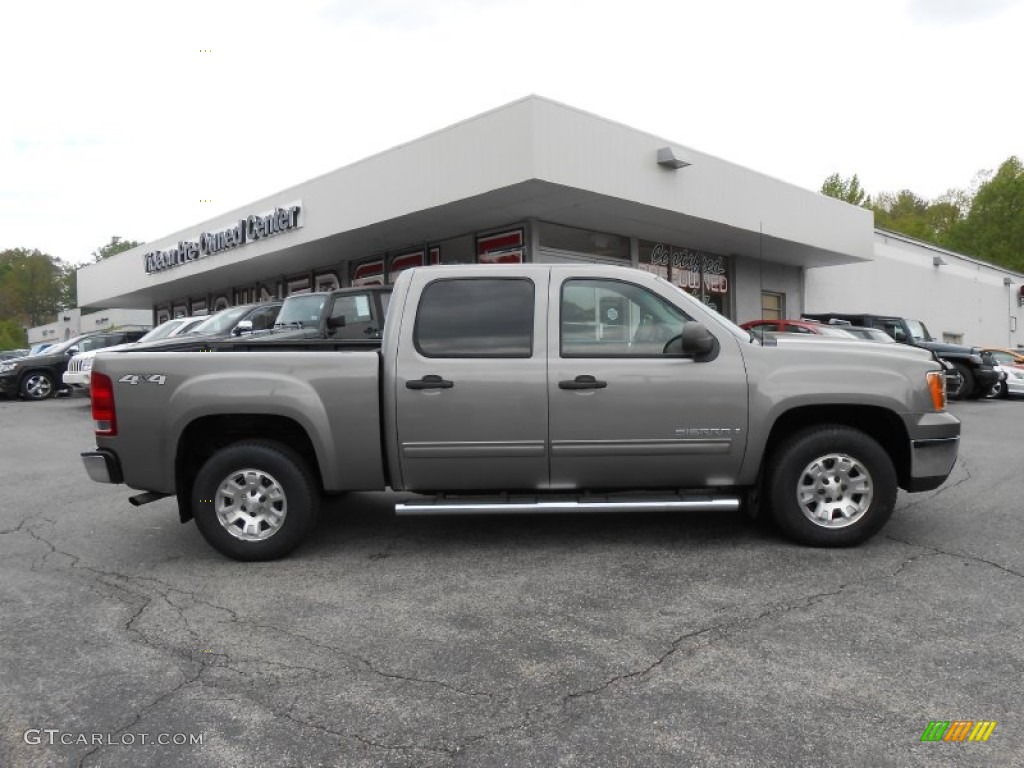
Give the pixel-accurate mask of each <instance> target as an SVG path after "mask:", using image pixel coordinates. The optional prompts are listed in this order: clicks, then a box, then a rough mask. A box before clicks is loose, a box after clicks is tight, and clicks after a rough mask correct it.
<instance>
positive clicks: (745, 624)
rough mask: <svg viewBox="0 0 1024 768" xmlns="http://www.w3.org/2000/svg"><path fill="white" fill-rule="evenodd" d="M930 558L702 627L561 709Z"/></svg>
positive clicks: (569, 698)
mask: <svg viewBox="0 0 1024 768" xmlns="http://www.w3.org/2000/svg"><path fill="white" fill-rule="evenodd" d="M931 556H933V555H932V554H929V553H922V554H918V555H914V556H912V557H909V558H907V559H905V560H904V561H903V562H901V563H900V565H899V566H898V567H897V568H896V570H894V571H893V572H892V573H889V574H887V575H885V576H876V577H872V578H868V579H861V580H858V581H851V582H848V583H846V584H840V585H839V586H838V588H836V589H832V590H827V591H824V592H817V593H815V594H813V595H807V596H805V597H802V598H800V599H799V600H796V601H794V602H791V603H783V604H779V605H775V606H772V607H769V608H768V609H766V610H763V611H761V612H760V613H758V614H757V615H755V616H740V617H737V618H733V619H729V620H727V621H721V622H718V623H717V624H712V625H710V626H707V627H702V628H701V629H695V630H693V631H692V632H687V633H686V634H684V635H680V636H679V637H677V638H676V639H675V640H673V641H672V642H671V644H670V645H669V648H668V650H666V651H665V652H664V653H663V654H662V655H661V656H660V657H658V658H657V659H656V660H655V661H653V662H651V663H650V664H647V665H646V666H644V667H642V668H640V669H635V670H633V671H631V672H627V673H624V674H621V675H616V676H615V677H612V678H610V679H608V680H606V681H605V682H603V683H601V684H600V685H597V686H595V687H593V688H587V689H584V690H581V691H574V692H572V693H569V694H567V695H566V696H564V697H563V698H562V706H565V705H567V704H568V703H569V702H571V701H573V700H574V699H578V698H581V697H583V696H592V695H597V694H599V693H602V692H603V691H605V690H607V689H608V688H610V687H611V686H613V685H616V684H617V683H620V682H623V681H627V680H634V679H637V678H641V677H644V676H646V675H648V674H650V673H651V672H653V671H654V670H656V669H657V668H658V667H660V666H661V665H662V664H664V663H665V662H666V661H668V659H669V658H671V657H672V656H673V655H675V654H676V653H677V652H678V651H679V649H680V647H681V646H682V645H683V644H684V643H685V642H687V641H688V640H694V639H698V638H703V637H704V636H717V637H711V639H709V640H708V641H707V643H704V645H703V646H697V645H695V646H694V648H695V649H696V648H697V647H706V646H707V645H708V644H710V643H711V642H714V641H715V640H721V639H724V638H726V637H729V636H730V635H732V634H735V632H734V630H735V631H742V630H744V629H749V628H751V627H753V626H755V625H757V624H760V623H762V622H763V621H766V620H768V619H771V618H773V617H776V616H781V615H785V614H787V613H790V612H791V611H795V610H800V609H803V608H809V607H810V606H812V605H815V604H816V603H818V602H820V601H822V600H824V599H826V598H829V597H836V596H838V595H840V594H842V593H843V592H845V591H846V590H847V589H849V588H851V587H858V586H862V585H864V584H868V583H871V582H874V581H879V580H881V579H893V578H895V577H896V576H898V575H899V574H900V573H902V572H903V571H904V570H906V568H908V567H909V566H910V565H911V564H912V563H913V562H915V561H916V560H919V559H921V558H923V557H931Z"/></svg>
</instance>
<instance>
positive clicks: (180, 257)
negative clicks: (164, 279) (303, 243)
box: [143, 205, 302, 274]
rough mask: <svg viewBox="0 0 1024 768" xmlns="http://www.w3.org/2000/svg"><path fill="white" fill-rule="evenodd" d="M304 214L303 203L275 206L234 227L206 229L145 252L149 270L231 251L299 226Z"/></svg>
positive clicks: (161, 268)
mask: <svg viewBox="0 0 1024 768" xmlns="http://www.w3.org/2000/svg"><path fill="white" fill-rule="evenodd" d="M301 214H302V206H301V205H289V206H287V207H283V208H275V209H274V210H273V211H272V212H271V213H267V214H263V215H253V216H247V217H245V218H244V219H239V220H238V223H236V224H235V225H234V226H233V227H226V228H225V229H222V230H219V231H216V232H203V233H202V234H201V235H199V239H198V240H181V241H179V242H178V245H177V246H176V247H175V248H169V249H167V250H165V251H150V252H149V253H147V254H146V255H145V256H143V260H144V261H145V265H146V272H147V273H148V274H152V273H153V272H163V271H164V270H165V269H171V268H172V267H178V266H181V265H182V264H188V263H190V262H193V261H195V260H196V259H199V258H201V257H203V256H209V255H210V254H213V253H220V252H221V251H229V250H231V249H232V248H238V247H239V246H241V245H245V244H246V243H252V242H255V241H257V240H263V239H265V238H268V237H273V236H274V235H279V234H281V233H282V232H287V231H288V230H291V229H298V228H299V227H300V226H302V221H301V219H300V216H301Z"/></svg>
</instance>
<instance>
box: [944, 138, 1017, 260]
mask: <svg viewBox="0 0 1024 768" xmlns="http://www.w3.org/2000/svg"><path fill="white" fill-rule="evenodd" d="M982 179H983V180H982V181H981V183H980V184H979V185H978V189H977V191H976V192H975V193H974V197H973V199H972V200H971V205H970V210H969V211H968V212H967V215H966V216H965V217H963V219H961V220H960V221H958V222H957V224H956V226H954V227H953V228H952V230H951V231H950V236H949V238H948V240H949V246H950V247H951V248H955V249H956V250H958V251H961V252H963V253H967V254H970V255H972V256H977V257H978V258H981V259H985V260H986V261H991V262H993V263H995V264H1001V265H1002V266H1004V267H1009V268H1010V269H1015V270H1019V271H1024V164H1022V163H1021V161H1020V159H1019V158H1017V157H1016V156H1015V155H1014V156H1011V157H1010V158H1008V159H1007V160H1006V161H1004V162H1003V164H1002V165H1000V166H999V170H997V171H996V172H995V173H994V174H992V173H991V172H987V173H986V174H984V175H983V176H982Z"/></svg>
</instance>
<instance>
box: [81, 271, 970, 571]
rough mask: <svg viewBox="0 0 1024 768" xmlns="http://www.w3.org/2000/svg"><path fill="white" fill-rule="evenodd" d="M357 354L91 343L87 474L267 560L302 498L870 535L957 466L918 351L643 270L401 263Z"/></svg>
mask: <svg viewBox="0 0 1024 768" xmlns="http://www.w3.org/2000/svg"><path fill="white" fill-rule="evenodd" d="M388 313H389V314H388V321H387V324H386V325H385V328H384V334H383V338H382V339H381V341H380V343H379V346H378V347H377V348H372V349H367V348H366V347H365V343H364V345H362V346H357V347H355V348H353V349H351V350H344V349H341V348H340V346H341V345H337V344H336V345H334V346H332V347H331V348H329V349H327V348H323V347H322V346H321V347H316V346H315V345H316V344H317V343H318V341H319V340H316V339H313V340H310V341H309V344H310V347H309V349H303V348H301V346H300V345H298V344H297V343H295V342H293V346H292V347H290V348H289V349H290V350H291V351H272V352H271V351H266V352H264V351H252V349H253V348H252V347H251V346H250V347H249V348H248V351H237V352H232V353H220V352H214V353H212V354H209V353H206V354H203V353H193V352H171V353H147V352H132V353H130V354H128V353H121V352H112V353H110V354H108V355H105V356H100V357H99V358H97V361H96V364H95V366H94V370H93V378H92V416H93V419H94V421H95V427H96V444H97V447H96V449H95V450H91V451H88V452H86V453H83V454H82V456H83V461H84V463H85V468H86V470H87V472H88V473H89V475H90V476H91V477H92V478H93V479H94V480H97V481H100V482H111V483H125V484H127V485H128V486H130V487H132V488H135V489H138V490H142V491H144V493H142V494H139V495H137V496H135V497H133V498H132V499H131V501H132V502H133V503H134V504H136V505H138V504H142V503H146V502H149V501H153V500H156V499H158V498H162V497H165V496H170V495H176V497H177V502H178V510H179V515H180V518H181V520H182V521H183V522H185V521H188V520H190V519H195V521H196V524H197V526H198V528H199V530H200V531H201V533H202V534H203V536H204V537H205V538H206V539H207V541H208V542H209V543H210V544H211V545H212V546H213V547H215V548H216V549H218V550H219V551H220V552H222V553H224V554H226V555H228V556H230V557H233V558H237V559H240V560H264V559H270V558H275V557H280V556H282V555H284V554H286V553H287V552H289V551H290V550H292V549H293V548H294V547H295V546H296V545H298V544H299V543H300V542H301V541H302V540H303V538H304V537H305V536H306V535H307V533H309V531H310V530H311V528H312V527H313V525H314V524H315V522H316V519H317V514H318V508H319V502H320V499H321V496H322V494H324V493H328V494H334V493H341V492H345V491H357V490H358V491H363V490H387V489H389V488H390V489H393V490H396V491H407V492H414V493H416V494H419V496H413V497H412V500H407V501H403V502H402V503H400V504H397V505H396V513H397V514H409V515H418V514H467V513H468V514H480V513H488V512H497V513H513V512H581V511H582V512H587V511H595V512H597V511H626V510H639V511H644V510H670V511H675V510H690V509H692V510H737V509H740V508H741V507H745V508H747V509H748V510H751V511H756V510H757V509H759V508H760V507H762V506H763V507H764V508H765V510H766V511H768V512H769V513H770V514H771V516H772V518H773V519H774V520H775V522H776V523H777V524H778V525H779V527H780V528H781V529H782V531H783V532H784V533H785V534H787V535H788V536H789V537H791V538H792V539H793V540H795V541H797V542H800V543H804V544H809V545H814V546H848V545H853V544H857V543H859V542H862V541H864V540H865V539H867V538H868V537H870V536H872V535H873V534H874V533H875V532H877V531H878V530H879V529H880V528H881V527H882V526H883V525H884V524H885V522H886V520H887V519H888V518H889V516H890V515H891V514H892V511H893V507H894V504H895V501H896V494H897V488H903V489H905V490H907V491H925V490H930V489H933V488H936V487H938V486H939V485H941V484H942V483H943V482H944V481H945V479H946V478H947V477H948V475H949V473H950V472H951V471H952V468H953V466H954V463H955V461H956V456H957V449H958V445H959V436H960V422H959V420H958V419H957V418H956V417H954V416H953V415H951V414H950V413H948V412H947V411H946V410H945V404H946V403H945V378H944V376H943V374H942V371H941V368H940V366H939V364H938V363H937V362H936V360H935V359H934V357H933V356H932V355H931V354H930V353H928V352H926V351H924V350H921V349H914V348H912V347H906V346H903V345H898V344H891V345H881V344H865V343H862V342H859V341H855V340H852V339H851V340H848V341H847V340H842V339H836V340H829V339H821V340H818V339H815V340H813V341H808V340H805V339H795V338H794V339H778V340H773V342H772V343H764V344H762V343H761V342H759V341H757V340H755V339H752V338H751V337H750V334H748V333H747V332H746V331H743V330H741V329H740V328H738V327H736V326H735V325H733V324H732V323H731V322H729V321H728V320H726V319H725V318H723V317H722V316H721V315H719V314H717V313H716V312H714V311H713V310H711V309H709V308H708V307H706V306H704V305H703V304H702V303H701V302H699V301H697V300H695V299H694V298H693V297H691V296H690V295H688V294H686V293H685V292H683V291H682V290H680V289H679V288H677V287H675V286H673V285H671V284H670V283H668V282H667V281H665V280H663V279H661V278H660V277H657V276H655V275H652V274H648V273H646V272H641V271H639V270H634V269H629V268H626V267H611V266H596V265H595V266H583V265H544V264H526V265H508V266H502V265H486V266H477V265H465V266H463V265H457V266H455V265H453V266H439V267H423V268H416V269H412V270H409V271H407V272H404V273H402V274H401V275H400V276H399V278H398V280H397V281H396V283H395V286H394V293H393V295H392V298H391V302H390V308H389V310H388Z"/></svg>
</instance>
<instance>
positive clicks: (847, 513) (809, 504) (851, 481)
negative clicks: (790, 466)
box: [796, 453, 874, 528]
mask: <svg viewBox="0 0 1024 768" xmlns="http://www.w3.org/2000/svg"><path fill="white" fill-rule="evenodd" d="M873 487H874V486H873V483H872V481H871V474H870V473H869V472H868V470H867V468H866V467H865V466H864V465H863V464H861V463H860V462H859V461H857V460H856V459H855V458H853V457H852V456H847V455H846V454H845V453H830V454H827V455H825V456H820V457H818V458H817V459H815V460H814V461H812V462H811V463H810V464H808V465H807V466H806V467H804V471H803V472H801V473H800V479H799V481H798V482H797V489H796V498H797V503H798V504H799V505H800V509H801V510H803V513H804V516H806V517H807V519H808V520H810V521H811V522H812V523H814V524H815V525H819V526H821V527H822V528H845V527H846V526H848V525H853V524H854V523H856V522H857V521H858V520H860V519H861V518H862V517H863V516H864V514H865V513H866V512H867V511H868V509H869V508H870V507H871V499H872V497H873V496H874V491H873Z"/></svg>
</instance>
